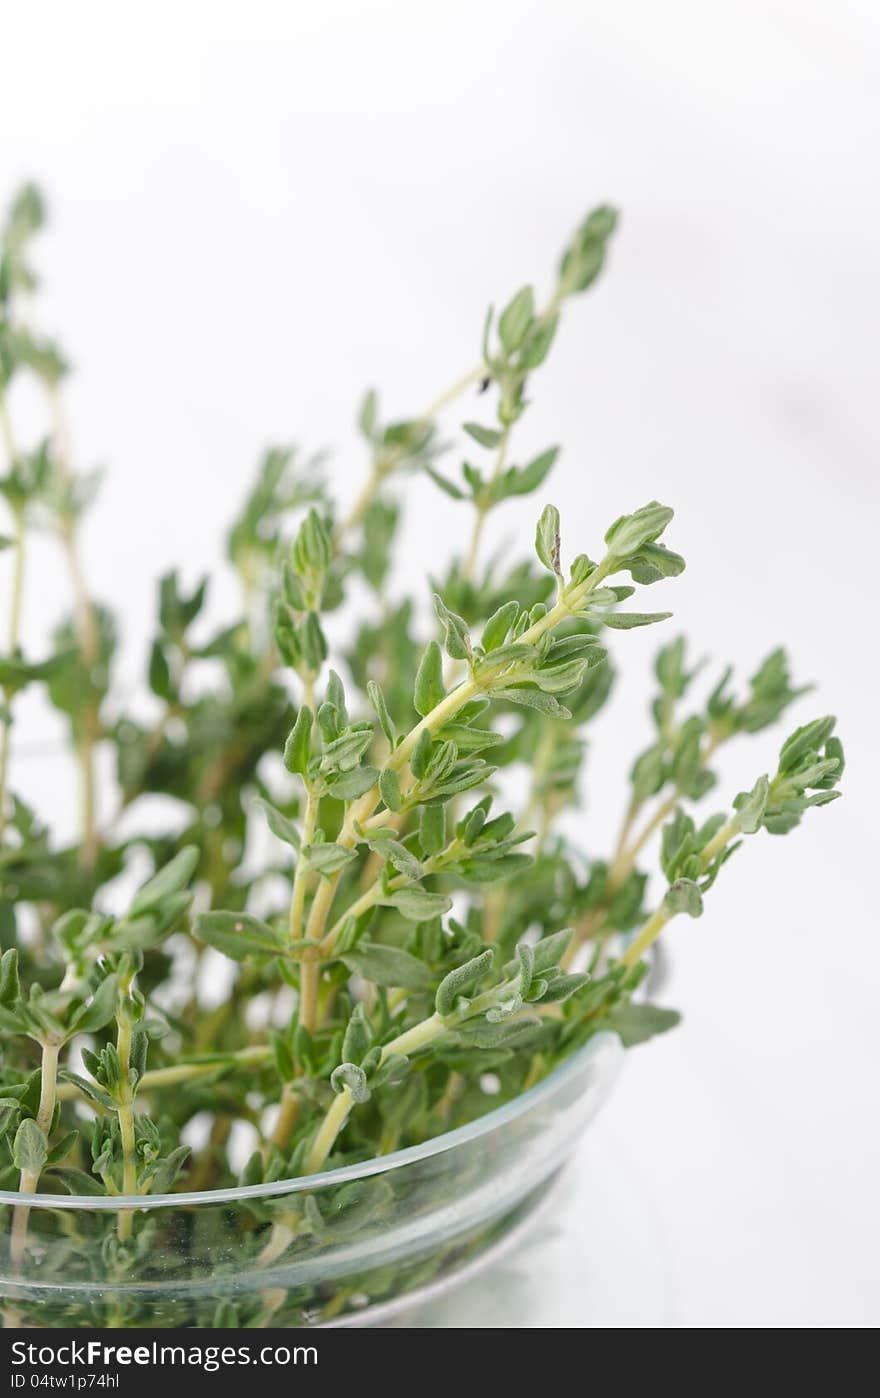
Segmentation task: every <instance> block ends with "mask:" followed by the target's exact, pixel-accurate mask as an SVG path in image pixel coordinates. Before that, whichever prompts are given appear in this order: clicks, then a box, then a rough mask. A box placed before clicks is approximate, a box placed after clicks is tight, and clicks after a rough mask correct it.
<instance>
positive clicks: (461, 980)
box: [434, 947, 495, 1019]
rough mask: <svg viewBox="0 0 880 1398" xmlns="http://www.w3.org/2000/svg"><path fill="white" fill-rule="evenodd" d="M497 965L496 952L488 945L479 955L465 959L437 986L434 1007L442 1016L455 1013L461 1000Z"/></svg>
mask: <svg viewBox="0 0 880 1398" xmlns="http://www.w3.org/2000/svg"><path fill="white" fill-rule="evenodd" d="M494 965H495V953H494V951H493V950H492V948H491V947H487V948H486V950H485V951H483V952H481V953H480V954H479V956H473V957H471V959H470V960H469V961H465V963H464V964H463V965H462V966H456V968H455V970H454V971H450V972H449V974H448V975H447V976H444V978H443V980H442V981H441V982H440V984H439V986H438V987H437V995H436V997H435V1000H434V1007H435V1009H436V1011H437V1013H438V1015H440V1017H441V1018H443V1019H445V1018H447V1016H449V1015H451V1014H453V1013H454V1011H455V1010H456V1009H457V1008H458V1002H459V1000H460V999H461V998H462V997H463V996H465V995H466V994H468V993H469V992H470V991H472V990H473V989H475V987H476V986H478V985H479V983H480V981H481V980H483V979H484V978H485V977H486V976H487V975H488V974H489V972H490V971H491V970H492V968H493V967H494Z"/></svg>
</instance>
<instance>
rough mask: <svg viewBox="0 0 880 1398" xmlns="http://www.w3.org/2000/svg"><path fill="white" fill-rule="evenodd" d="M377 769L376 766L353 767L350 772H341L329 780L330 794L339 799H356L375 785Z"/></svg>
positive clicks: (377, 776) (377, 777)
mask: <svg viewBox="0 0 880 1398" xmlns="http://www.w3.org/2000/svg"><path fill="white" fill-rule="evenodd" d="M378 779H379V771H378V768H376V767H355V768H354V769H353V770H352V771H350V772H341V773H340V774H339V775H338V776H334V777H332V778H331V780H330V794H331V795H332V796H336V797H337V798H338V799H339V800H340V801H356V800H357V799H358V797H359V796H364V795H365V794H366V792H368V791H369V790H370V788H371V787H373V786H375V785H376V782H377V781H378Z"/></svg>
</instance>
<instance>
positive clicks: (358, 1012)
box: [342, 958, 421, 1063]
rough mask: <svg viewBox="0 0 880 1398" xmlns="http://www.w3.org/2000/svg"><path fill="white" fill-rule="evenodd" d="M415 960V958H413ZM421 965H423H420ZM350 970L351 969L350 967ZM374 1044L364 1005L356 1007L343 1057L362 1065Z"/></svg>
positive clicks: (343, 1047)
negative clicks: (363, 1059) (362, 1060)
mask: <svg viewBox="0 0 880 1398" xmlns="http://www.w3.org/2000/svg"><path fill="white" fill-rule="evenodd" d="M413 959H415V958H413ZM419 964H421V963H419ZM349 969H351V968H350V967H349ZM372 1042H373V1030H372V1026H371V1025H370V1022H369V1020H368V1019H367V1013H366V1010H365V1009H364V1007H363V1005H355V1007H354V1009H353V1010H352V1012H351V1017H350V1019H349V1021H348V1025H347V1027H346V1030H345V1036H344V1038H343V1040H342V1057H343V1059H345V1061H346V1062H347V1063H360V1061H361V1059H362V1058H363V1057H364V1056H365V1054H367V1053H368V1052H369V1049H370V1045H371V1044H372Z"/></svg>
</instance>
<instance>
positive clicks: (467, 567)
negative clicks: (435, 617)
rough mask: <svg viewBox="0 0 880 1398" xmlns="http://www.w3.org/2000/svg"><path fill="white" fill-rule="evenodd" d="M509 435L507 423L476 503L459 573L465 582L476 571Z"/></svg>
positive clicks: (505, 458) (470, 578)
mask: <svg viewBox="0 0 880 1398" xmlns="http://www.w3.org/2000/svg"><path fill="white" fill-rule="evenodd" d="M510 433H511V425H510V424H509V423H508V425H507V426H506V427H505V428H504V429H503V431H502V433H501V440H500V441H499V443H498V449H497V452H496V454H495V462H494V465H493V467H492V474H491V476H490V478H489V480H488V481H487V482H486V485H485V486H484V488H483V489H482V490H481V492H480V497H479V499H478V500H477V502H476V516H475V518H474V527H473V532H472V534H471V542H470V547H469V548H468V551H467V556H466V558H465V561H464V564H463V566H462V571H461V575H462V577H463V578H465V579H466V580H467V581H471V580H472V579H473V577H474V574H475V573H476V570H477V562H478V561H479V557H480V543H481V542H482V538H483V530H484V528H485V525H486V517H487V515H488V514H489V511H490V509H491V508H492V503H491V491H492V486H493V485H494V484H495V482H496V481H497V479H498V477H499V476H500V475H501V472H502V471H503V470H504V467H505V464H506V462H507V450H508V447H509V446H510Z"/></svg>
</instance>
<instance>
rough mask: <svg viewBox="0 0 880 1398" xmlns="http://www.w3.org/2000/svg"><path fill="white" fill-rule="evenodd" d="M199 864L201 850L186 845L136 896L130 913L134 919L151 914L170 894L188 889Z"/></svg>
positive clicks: (195, 846)
mask: <svg viewBox="0 0 880 1398" xmlns="http://www.w3.org/2000/svg"><path fill="white" fill-rule="evenodd" d="M198 862H199V848H198V846H197V845H185V846H184V847H183V849H182V850H180V852H179V853H178V854H176V855H175V856H174V858H173V859H171V860H169V862H168V863H167V864H166V865H164V867H163V868H161V869H160V870H159V871H158V873H156V874H154V875H153V877H152V878H151V879H148V880H147V882H146V883H145V884H143V886H142V887H141V888H139V889H138V891H137V893H136V894H135V896H134V898H133V900H132V904H131V909H130V913H131V916H132V917H137V916H138V914H139V913H146V912H150V911H151V910H152V909H153V908H155V907H157V906H158V904H159V903H161V902H162V899H163V898H167V896H168V894H169V893H179V892H180V891H181V889H183V888H186V886H187V884H188V883H189V881H190V879H191V878H192V876H193V874H194V873H195V871H196V866H197V865H198Z"/></svg>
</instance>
